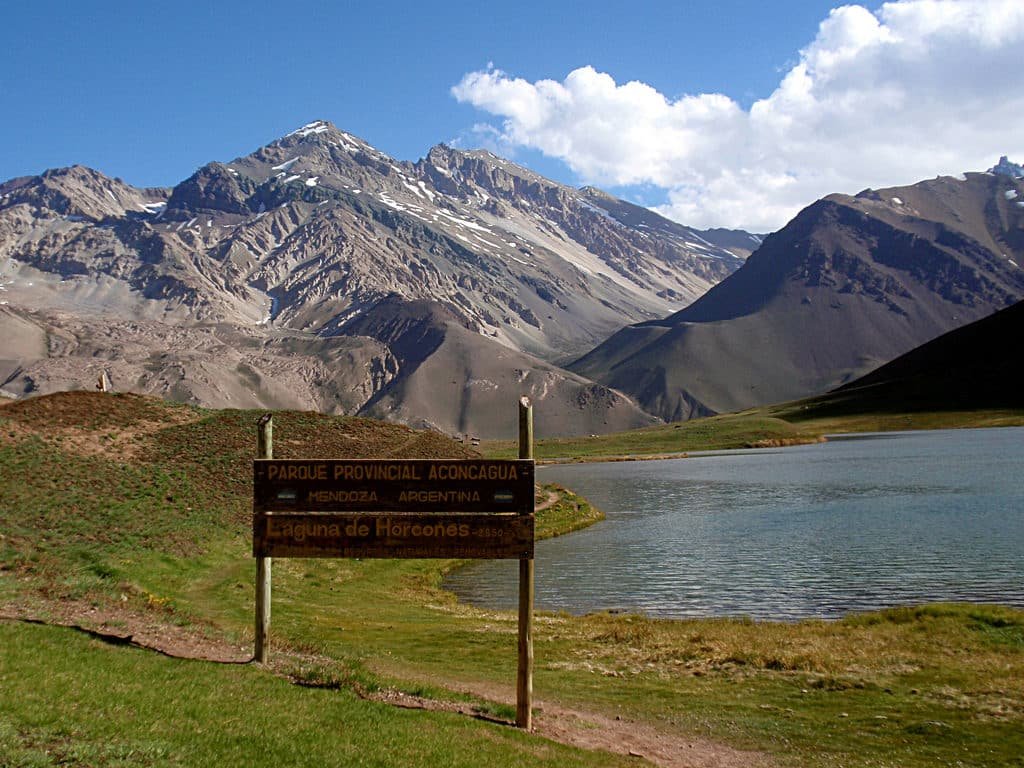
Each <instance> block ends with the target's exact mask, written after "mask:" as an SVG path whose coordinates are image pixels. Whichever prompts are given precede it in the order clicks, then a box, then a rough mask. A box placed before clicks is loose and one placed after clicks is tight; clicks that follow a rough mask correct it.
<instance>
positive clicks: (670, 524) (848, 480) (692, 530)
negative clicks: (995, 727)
mask: <svg viewBox="0 0 1024 768" xmlns="http://www.w3.org/2000/svg"><path fill="white" fill-rule="evenodd" d="M538 478H539V480H540V481H541V482H557V483H561V484H562V485H565V486H567V487H569V488H572V489H573V490H574V491H576V492H578V493H580V494H582V495H583V496H584V497H586V498H587V499H589V500H590V501H591V502H593V503H594V504H595V505H596V506H598V507H599V508H600V509H602V510H604V511H605V513H606V514H607V520H605V521H604V522H601V523H598V524H597V525H595V526H592V527H591V528H588V529H586V530H584V531H580V532H577V533H573V534H571V535H568V536H562V537H559V538H556V539H550V540H547V541H542V542H538V543H537V548H536V605H537V608H539V609H545V610H565V611H570V612H572V613H586V612H591V611H599V610H614V611H619V610H621V611H636V612H642V613H646V614H649V615H652V616H662V617H686V616H739V615H744V616H750V617H752V618H757V619H785V620H792V619H800V618H807V617H819V618H836V617H839V616H842V615H845V614H847V613H850V612H853V611H862V610H873V609H877V608H881V607H885V606H893V605H907V604H916V603H922V602H934V601H973V602H998V603H1004V604H1008V605H1014V606H1018V607H1024V428H1005V429H975V430H938V431H931V432H901V433H885V434H872V435H850V436H838V437H832V438H830V440H829V442H827V443H821V444H817V445H807V446H797V447H792V448H782V449H766V450H756V451H735V452H728V453H718V454H705V455H693V456H691V457H690V458H687V459H675V460H667V461H638V462H617V463H603V464H575V465H559V466H552V467H542V468H540V469H539V470H538ZM517 573H518V570H517V565H516V563H515V561H477V562H475V563H472V564H471V565H469V566H467V567H465V568H462V569H459V570H458V571H456V572H455V573H453V574H452V575H451V576H450V577H449V578H448V579H447V580H446V582H445V586H446V587H447V588H448V589H451V590H452V591H454V592H455V593H456V594H457V595H459V597H460V598H461V599H463V600H465V601H467V602H469V603H472V604H476V605H481V606H487V607H497V608H513V607H514V606H515V605H516V594H517V588H518V576H517Z"/></svg>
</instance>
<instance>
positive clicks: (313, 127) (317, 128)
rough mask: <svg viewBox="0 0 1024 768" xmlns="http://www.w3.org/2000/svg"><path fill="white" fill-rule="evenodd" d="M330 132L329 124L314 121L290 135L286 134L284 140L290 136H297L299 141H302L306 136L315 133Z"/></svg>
mask: <svg viewBox="0 0 1024 768" xmlns="http://www.w3.org/2000/svg"><path fill="white" fill-rule="evenodd" d="M329 130H331V124H330V123H329V122H327V121H326V120H314V121H313V122H312V123H306V124H305V125H304V126H302V127H301V128H297V129H295V130H294V131H292V132H291V133H286V134H285V136H284V137H285V138H286V139H287V138H289V137H291V136H298V137H299V138H300V139H304V138H306V137H307V136H313V135H315V134H317V133H327V131H329Z"/></svg>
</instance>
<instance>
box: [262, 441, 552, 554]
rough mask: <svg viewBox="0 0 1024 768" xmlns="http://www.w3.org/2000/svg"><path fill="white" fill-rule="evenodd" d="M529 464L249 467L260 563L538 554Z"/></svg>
mask: <svg viewBox="0 0 1024 768" xmlns="http://www.w3.org/2000/svg"><path fill="white" fill-rule="evenodd" d="M533 483H534V465H533V461H532V460H492V459H454V460H452V459H446V460H380V459H365V460H333V459H332V460H319V459H309V460H306V459H300V460H295V459H289V460H276V459H258V460H256V461H254V462H253V491H254V493H253V512H254V514H253V554H254V555H255V556H256V557H425V558H426V557H435V558H490V559H493V558H532V557H533V536H534V514H533V512H534V484H533Z"/></svg>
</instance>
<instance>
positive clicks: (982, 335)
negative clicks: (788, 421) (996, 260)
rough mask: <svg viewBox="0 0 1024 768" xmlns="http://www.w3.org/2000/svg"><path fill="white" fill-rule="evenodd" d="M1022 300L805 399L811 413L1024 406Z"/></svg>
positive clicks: (824, 415) (837, 413)
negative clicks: (1016, 347)
mask: <svg viewBox="0 0 1024 768" xmlns="http://www.w3.org/2000/svg"><path fill="white" fill-rule="evenodd" d="M1022 334H1024V302H1018V303H1016V304H1014V305H1013V306H1012V307H1008V308H1006V309H1004V310H1001V311H999V312H996V313H995V314H994V315H990V316H989V317H986V318H984V319H982V320H978V321H976V322H973V323H970V324H969V325H966V326H964V327H962V328H957V329H956V330H954V331H950V332H949V333H946V334H943V335H942V336H940V337H939V338H937V339H933V340H932V341H930V342H928V343H927V344H923V345H922V346H920V347H918V348H916V349H913V350H911V351H910V352H908V353H906V354H905V355H901V356H900V357H898V358H896V359H895V360H893V361H891V362H889V363H886V364H885V365H883V366H882V367H881V368H878V369H876V370H874V371H872V372H871V373H869V374H867V375H866V376H863V377H861V378H859V379H857V380H855V381H851V382H850V383H848V384H844V385H843V386H841V387H839V388H838V389H836V390H834V391H832V392H829V393H828V394H825V395H821V396H819V397H815V398H810V399H808V400H805V401H801V403H800V408H802V409H806V411H807V412H808V415H809V417H813V418H817V417H829V416H835V415H842V414H862V413H912V412H915V411H933V412H938V411H968V410H999V409H1024V386H1022V385H1021V382H1022V381H1024V359H1022V358H1021V357H1020V356H1019V355H1016V354H1012V353H1009V354H1008V353H1007V350H1008V349H1012V348H1013V344H1014V343H1015V342H1016V340H1017V339H1019V338H1021V335H1022Z"/></svg>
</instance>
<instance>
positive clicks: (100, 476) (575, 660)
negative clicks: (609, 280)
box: [0, 396, 1024, 768]
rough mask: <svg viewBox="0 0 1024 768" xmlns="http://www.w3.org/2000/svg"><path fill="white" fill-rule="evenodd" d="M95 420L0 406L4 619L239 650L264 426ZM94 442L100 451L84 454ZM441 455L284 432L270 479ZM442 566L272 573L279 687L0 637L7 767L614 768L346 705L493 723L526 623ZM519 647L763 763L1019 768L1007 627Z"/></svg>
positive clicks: (373, 428)
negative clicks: (67, 619) (448, 582)
mask: <svg viewBox="0 0 1024 768" xmlns="http://www.w3.org/2000/svg"><path fill="white" fill-rule="evenodd" d="M96 397H99V396H96ZM39 400H40V401H45V400H46V399H45V398H40V399H39ZM26 402H28V401H26ZM101 402H102V404H103V405H104V406H110V407H111V408H114V407H115V406H116V409H115V410H116V413H114V414H112V416H111V418H112V419H113V420H114V421H115V422H116V424H117V428H116V429H107V428H106V427H104V426H102V423H101V422H102V419H100V420H97V419H96V418H95V416H93V415H88V417H87V414H93V413H94V411H95V409H94V408H83V409H82V413H81V415H80V416H78V417H76V416H75V415H74V414H75V411H74V409H73V408H72V407H71V406H73V405H74V403H71V404H70V405H68V407H67V408H65V410H64V411H62V412H55V413H54V414H52V418H50V420H49V421H48V420H47V419H48V418H49V417H47V415H46V413H45V412H43V411H42V405H36V406H33V407H35V408H37V409H38V412H31V413H26V412H16V411H12V410H11V406H5V407H3V408H0V466H2V467H3V472H2V473H0V510H2V511H3V515H2V516H0V519H2V521H3V522H2V524H0V536H2V538H0V604H3V603H9V604H14V605H21V606H29V607H30V608H32V610H33V611H35V612H36V613H37V614H40V615H47V614H48V612H49V613H51V614H52V615H54V616H58V615H59V614H60V612H61V610H63V609H64V608H66V607H67V606H68V605H72V604H74V605H80V606H94V607H96V608H97V609H98V610H99V611H100V612H108V613H109V612H110V611H112V610H115V609H124V610H126V611H131V612H133V613H134V615H137V616H143V617H146V618H147V620H148V621H149V622H151V623H152V625H153V626H164V625H174V626H178V627H184V628H185V629H186V630H188V631H191V632H193V633H195V634H197V635H199V636H204V637H208V638H209V639H210V641H211V642H214V643H223V644H229V645H234V646H235V647H237V646H239V645H246V646H247V645H249V644H250V643H251V637H252V631H251V624H252V613H253V576H254V566H253V561H252V558H251V557H250V546H251V542H250V535H251V534H250V528H249V525H250V514H251V511H250V510H251V500H250V498H249V494H250V492H251V491H250V487H249V477H250V470H249V460H250V457H251V455H252V451H253V443H254V423H255V419H256V414H255V413H252V412H244V411H223V412H203V411H187V412H185V411H177V410H175V411H174V412H173V413H171V414H170V415H167V416H166V419H165V422H166V423H165V426H162V427H158V426H153V424H152V422H153V421H154V420H157V421H158V420H159V418H156V417H154V415H153V413H151V411H150V410H147V409H150V408H151V407H158V408H162V407H163V406H153V404H152V402H151V401H145V406H146V407H145V408H140V409H139V413H137V414H136V415H135V416H132V415H131V414H132V413H134V411H133V410H132V409H133V408H135V406H136V404H135V403H134V402H133V401H132V400H130V399H126V400H120V401H118V400H117V399H115V398H110V399H109V400H102V401H101ZM111 403H113V405H111ZM68 409H71V410H70V411H69V410H68ZM143 412H144V415H139V414H142V413H143ZM157 417H159V412H158V413H157ZM787 418H788V419H791V420H790V421H784V420H781V419H779V421H782V422H783V423H784V424H786V425H788V426H785V427H781V426H778V425H777V424H775V421H773V419H778V417H765V416H763V415H761V416H758V415H756V414H746V415H740V416H736V417H728V418H726V417H720V418H719V419H717V420H714V421H712V420H709V421H708V422H707V423H705V424H704V425H701V424H699V423H694V424H691V425H689V426H684V427H683V428H681V429H679V430H675V429H673V428H672V427H666V428H662V429H661V433H662V435H661V436H660V437H658V438H657V439H658V440H662V439H666V440H667V439H668V438H667V437H665V435H671V436H672V437H673V438H676V437H678V436H680V433H685V434H686V435H688V438H687V439H692V440H697V439H698V438H700V437H701V435H702V434H703V435H704V438H703V439H714V438H715V436H716V435H717V437H719V438H722V439H728V440H746V439H749V438H750V437H751V436H754V437H756V439H757V440H767V439H773V440H774V439H781V438H780V435H784V436H785V438H786V439H790V438H795V437H800V436H801V435H802V434H804V432H803V430H804V429H805V428H806V426H807V424H806V422H799V421H797V420H796V419H795V418H794V417H793V416H792V415H791V414H790V415H787ZM1000 418H1001V417H1000ZM1009 418H1013V417H1012V415H1011V416H1010V417H1009ZM759 419H760V421H759ZM141 423H145V424H147V425H148V426H146V427H145V428H144V429H140V428H139V424H141ZM863 423H864V424H865V425H868V424H871V423H877V422H871V421H870V419H868V420H865V421H864V422H863ZM915 423H921V421H920V420H919V421H917V422H915ZM758 425H760V426H758ZM773 425H775V426H773ZM776 427H778V429H777V431H775V432H771V429H775V428H776ZM701 430H706V433H702V432H701ZM111 432H113V433H114V436H113V437H107V438H106V439H104V440H102V445H106V446H108V447H107V448H105V449H104V450H102V451H101V450H99V449H98V448H97V446H96V445H95V444H93V443H92V442H90V441H89V440H87V439H86V438H87V437H89V436H94V435H96V434H100V435H105V436H106V435H109V434H110V433H111ZM645 432H652V433H653V432H655V431H654V430H645ZM808 434H811V433H808ZM745 435H746V437H744V436H745ZM767 435H774V437H769V436H767ZM432 440H433V438H425V437H421V436H419V435H417V433H413V432H411V431H409V430H405V429H404V428H399V427H393V426H391V425H381V424H379V423H363V422H361V421H359V420H353V419H334V418H330V417H322V416H318V415H313V414H285V413H282V414H276V415H275V441H276V445H275V453H276V454H277V455H279V456H288V455H291V456H296V455H303V454H305V455H309V456H316V455H321V456H322V455H331V454H334V455H338V453H337V452H340V451H342V450H344V451H345V452H346V453H348V454H349V455H370V454H373V453H376V454H377V455H399V454H400V453H403V452H405V453H407V455H424V454H426V455H437V454H438V453H439V452H440V451H442V450H451V451H454V450H457V449H456V448H455V447H452V446H443V445H442V444H440V443H436V442H431V441H432ZM634 440H636V438H622V442H620V443H619V445H626V444H630V441H634ZM583 442H585V441H583ZM640 443H641V444H642V443H643V440H642V439H641V440H640ZM655 443H656V440H655V439H653V438H652V439H651V440H650V442H649V443H647V444H650V445H654V444H655ZM632 444H634V445H635V444H637V443H636V442H633V443H632ZM110 445H113V446H114V447H109V446H110ZM458 450H461V447H460V448H459V449H458ZM658 450H664V448H663V447H660V448H659V449H658ZM547 493H548V491H547V490H544V491H542V493H541V496H540V498H546V495H547ZM558 494H559V495H558V500H557V503H555V504H554V505H552V506H551V507H550V508H549V509H547V510H546V511H545V512H544V513H543V514H542V515H541V517H540V520H539V522H538V531H539V532H541V533H542V535H548V534H554V533H559V532H564V531H566V530H570V529H572V528H574V527H575V526H578V525H583V524H589V522H591V521H593V520H595V519H597V518H599V516H600V513H599V512H598V511H596V510H594V509H593V508H592V507H590V506H589V505H588V504H587V503H586V502H585V500H582V499H580V498H579V497H577V496H575V495H574V494H572V493H571V492H567V491H558ZM456 566H457V563H456V562H454V561H444V560H441V561H429V560H401V561H389V560H364V561H355V560H298V559H295V560H276V561H275V562H274V600H273V624H272V645H271V648H272V655H273V657H274V658H275V659H277V660H278V663H277V667H276V673H271V671H270V670H264V669H260V668H257V667H252V666H245V665H216V664H211V663H204V662H195V661H181V660H177V659H170V658H166V657H163V656H160V655H157V654H154V653H152V652H146V651H141V650H138V649H133V648H130V647H126V646H123V645H110V644H106V643H101V642H99V641H97V640H95V639H91V638H89V637H87V636H85V635H83V634H81V633H77V632H74V631H72V630H67V629H62V628H56V627H44V626H36V625H25V624H18V623H10V622H0V648H2V649H3V650H2V653H0V765H4V766H6V765H12V766H14V765H59V764H79V765H196V764H217V765H232V764H241V763H245V764H247V765H269V764H271V763H274V764H280V763H286V764H304V763H306V762H308V763H310V764H312V763H314V762H317V763H319V764H323V763H325V762H326V763H329V764H337V763H345V764H353V765H381V766H390V765H403V766H405V765H411V766H415V765H452V766H456V765H464V764H465V765H469V764H472V765H479V764H481V763H487V764H491V765H495V766H499V765H522V764H529V765H534V764H536V765H547V764H551V765H577V764H579V765H582V764H586V765H619V764H623V760H628V758H623V759H622V760H619V759H618V758H614V757H611V756H609V755H605V754H604V753H599V754H597V753H588V752H583V751H580V750H577V749H570V748H568V747H563V746H560V745H557V744H554V743H552V742H549V741H546V740H543V739H539V738H537V737H534V736H529V735H527V734H522V733H518V732H516V731H514V730H513V729H510V728H507V727H498V726H494V725H492V724H488V723H486V722H481V721H478V720H475V719H471V718H467V717H465V716H459V715H453V714H445V713H440V712H423V711H405V710H401V709H396V708H394V707H391V706H387V705H384V704H380V703H376V702H372V701H366V700H364V699H362V698H360V696H359V695H358V694H359V693H361V692H362V693H366V692H372V691H379V690H386V689H389V688H396V689H398V690H401V691H405V692H407V693H410V694H416V695H420V696H426V697H427V698H435V699H436V698H440V699H465V698H467V696H468V698H469V699H472V700H473V701H474V702H475V706H476V708H477V710H478V711H480V712H482V713H483V714H488V715H490V716H498V717H508V716H509V715H510V710H509V707H508V705H507V703H505V702H503V701H501V699H502V696H499V695H498V693H500V692H505V693H506V694H507V693H510V692H511V691H512V690H513V688H514V679H515V664H516V653H515V644H516V639H515V626H516V621H515V616H514V615H512V614H511V613H505V612H493V611H483V610H478V609H474V608H471V607H468V606H465V605H461V604H459V603H458V602H457V601H456V600H455V599H454V597H453V596H452V595H450V594H449V593H447V592H445V591H443V590H442V589H441V588H440V585H441V580H442V578H443V575H444V573H445V572H446V571H447V570H448V569H450V568H452V567H456ZM535 632H536V635H535V654H536V669H535V683H534V685H535V690H536V691H537V695H538V697H539V698H540V699H543V700H545V701H553V702H559V703H561V704H562V705H565V706H570V707H575V708H578V709H581V710H586V711H592V712H596V713H601V714H604V715H607V716H620V717H623V718H625V719H627V720H637V721H639V722H642V723H647V724H650V725H652V726H653V727H656V728H657V729H659V730H660V731H662V732H664V733H667V734H677V735H680V736H681V737H685V738H707V739H713V740H716V741H720V742H722V743H726V744H730V745H733V746H735V747H739V748H749V749H756V750H759V751H763V752H766V753H768V754H770V755H772V756H773V759H774V760H775V761H776V762H777V763H779V764H780V765H807V766H835V765H845V766H886V765H899V766H909V767H911V768H913V767H915V766H922V767H923V766H933V765H944V764H949V765H956V764H963V765H972V766H1013V765H1022V764H1024V763H1022V758H1021V756H1022V755H1024V735H1022V734H1024V612H1021V611H1015V610H1010V609H1007V608H999V607H995V606H973V605H934V606H924V607H919V608H905V609H893V610H888V611H882V612H877V613H871V614H864V615H856V616H851V617H849V618H847V619H845V620H843V621H839V622H819V621H806V622H800V623H793V624H790V623H773V622H753V621H747V620H739V619H737V620H724V619H722V620H687V621H658V620H652V619H647V618H644V617H639V616H621V615H605V614H597V615H591V616H585V617H571V616H567V615H561V614H541V615H539V616H538V617H537V620H536V623H535ZM459 692H461V693H459ZM482 700H483V701H482ZM635 762H636V761H635V760H632V761H631V764H635Z"/></svg>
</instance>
